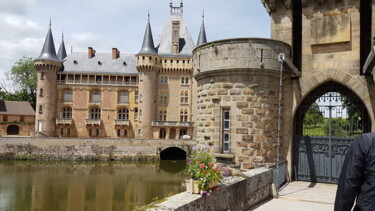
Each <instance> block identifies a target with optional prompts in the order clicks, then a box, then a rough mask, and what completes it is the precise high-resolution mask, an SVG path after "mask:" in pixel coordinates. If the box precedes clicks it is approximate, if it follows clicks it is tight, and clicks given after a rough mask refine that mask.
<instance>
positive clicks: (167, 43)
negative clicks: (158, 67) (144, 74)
mask: <svg viewBox="0 0 375 211" xmlns="http://www.w3.org/2000/svg"><path fill="white" fill-rule="evenodd" d="M172 21H180V43H179V44H180V54H177V56H180V57H181V56H192V52H193V49H194V48H195V44H194V41H193V39H192V38H191V36H190V32H189V30H188V28H187V27H186V25H185V23H184V20H183V16H182V14H175V13H172V14H171V15H170V17H169V20H168V23H167V24H166V25H165V26H164V29H163V31H162V33H161V35H160V40H159V44H158V46H157V49H158V54H159V55H161V56H171V57H173V56H176V54H172V32H173V30H172Z"/></svg>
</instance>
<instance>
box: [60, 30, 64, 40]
mask: <svg viewBox="0 0 375 211" xmlns="http://www.w3.org/2000/svg"><path fill="white" fill-rule="evenodd" d="M61 38H62V40H64V29H63V30H62V34H61Z"/></svg>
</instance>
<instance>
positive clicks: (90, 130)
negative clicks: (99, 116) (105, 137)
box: [89, 128, 92, 136]
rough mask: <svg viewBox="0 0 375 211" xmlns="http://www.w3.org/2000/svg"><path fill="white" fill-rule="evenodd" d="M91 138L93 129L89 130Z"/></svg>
mask: <svg viewBox="0 0 375 211" xmlns="http://www.w3.org/2000/svg"><path fill="white" fill-rule="evenodd" d="M89 136H92V129H91V128H90V129H89Z"/></svg>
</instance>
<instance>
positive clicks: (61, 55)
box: [57, 36, 67, 61]
mask: <svg viewBox="0 0 375 211" xmlns="http://www.w3.org/2000/svg"><path fill="white" fill-rule="evenodd" d="M66 56H67V54H66V50H65V43H64V36H63V37H62V40H61V44H60V47H59V52H58V53H57V58H58V59H59V60H60V61H63V60H64V59H65V57H66Z"/></svg>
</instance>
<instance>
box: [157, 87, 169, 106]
mask: <svg viewBox="0 0 375 211" xmlns="http://www.w3.org/2000/svg"><path fill="white" fill-rule="evenodd" d="M159 103H168V90H161V91H160V94H159Z"/></svg>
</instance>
